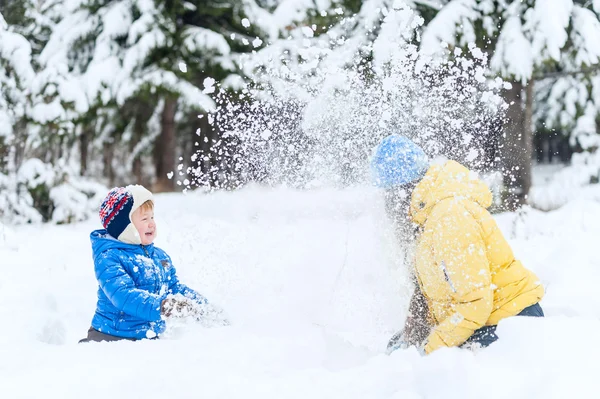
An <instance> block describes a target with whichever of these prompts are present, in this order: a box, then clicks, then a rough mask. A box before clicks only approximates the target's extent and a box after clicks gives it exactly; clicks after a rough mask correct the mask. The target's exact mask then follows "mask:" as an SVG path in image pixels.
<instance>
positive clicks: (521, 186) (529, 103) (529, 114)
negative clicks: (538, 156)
mask: <svg viewBox="0 0 600 399" xmlns="http://www.w3.org/2000/svg"><path fill="white" fill-rule="evenodd" d="M504 96H505V100H506V102H507V103H508V104H509V106H508V110H507V113H506V120H505V124H504V132H503V134H502V137H501V138H500V158H501V159H502V164H503V168H502V175H503V177H504V186H505V189H506V193H505V194H506V195H505V198H504V206H505V207H506V208H507V209H509V210H515V209H517V208H519V207H520V206H522V205H524V204H525V203H526V201H527V195H528V194H529V189H530V188H531V159H532V151H533V123H532V122H533V121H532V118H533V81H529V83H528V84H527V86H524V85H523V84H522V83H521V82H512V88H511V89H509V90H507V91H506V92H505V93H504ZM524 96H525V98H524Z"/></svg>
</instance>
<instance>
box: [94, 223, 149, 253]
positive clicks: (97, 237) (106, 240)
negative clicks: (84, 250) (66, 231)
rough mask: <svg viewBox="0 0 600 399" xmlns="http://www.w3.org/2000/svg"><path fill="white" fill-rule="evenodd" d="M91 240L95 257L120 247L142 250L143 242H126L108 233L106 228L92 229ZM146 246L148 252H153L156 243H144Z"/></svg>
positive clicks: (122, 248)
mask: <svg viewBox="0 0 600 399" xmlns="http://www.w3.org/2000/svg"><path fill="white" fill-rule="evenodd" d="M90 241H91V242H92V251H93V254H94V258H95V257H96V256H98V255H100V254H101V253H103V252H105V251H107V250H109V249H120V250H129V251H136V250H137V251H140V250H142V245H141V244H127V243H125V242H122V241H119V240H117V239H116V238H114V237H113V236H111V235H110V234H108V231H106V230H105V229H101V230H94V231H92V233H91V234H90ZM144 248H146V250H147V251H148V253H150V254H152V252H153V251H154V244H150V245H144Z"/></svg>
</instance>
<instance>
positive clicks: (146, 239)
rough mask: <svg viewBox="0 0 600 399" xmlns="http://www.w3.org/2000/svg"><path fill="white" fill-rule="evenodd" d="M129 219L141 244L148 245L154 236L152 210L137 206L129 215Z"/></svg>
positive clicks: (154, 227) (154, 228) (154, 226)
mask: <svg viewBox="0 0 600 399" xmlns="http://www.w3.org/2000/svg"><path fill="white" fill-rule="evenodd" d="M131 221H132V222H133V225H134V226H135V228H136V230H137V231H138V234H139V235H140V239H141V241H142V245H150V244H152V242H153V241H154V238H155V237H156V223H155V222H154V210H152V209H146V210H142V208H138V209H136V210H135V212H133V214H132V215H131Z"/></svg>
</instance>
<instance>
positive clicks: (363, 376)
mask: <svg viewBox="0 0 600 399" xmlns="http://www.w3.org/2000/svg"><path fill="white" fill-rule="evenodd" d="M156 204H157V208H156V210H157V218H158V223H159V225H158V228H159V235H158V241H157V244H158V245H159V246H160V247H162V248H164V249H165V250H166V251H167V252H168V253H169V254H171V255H172V257H173V262H174V264H175V266H176V267H177V268H178V272H179V275H180V277H181V279H182V281H184V282H185V283H187V284H189V285H190V286H192V287H194V288H196V289H198V290H199V291H200V292H201V293H203V294H204V295H206V296H207V297H208V298H209V299H210V300H211V301H213V302H215V303H216V304H219V305H221V306H222V307H223V308H224V309H225V311H226V312H227V314H228V316H229V317H230V319H231V326H228V327H220V328H209V329H206V328H202V327H201V326H199V325H180V326H177V328H174V329H172V330H171V331H170V332H169V334H168V336H166V337H164V339H161V340H158V341H146V342H136V343H132V342H118V343H101V344H87V345H78V344H77V340H78V339H80V338H82V337H83V336H85V334H86V330H87V328H88V327H89V323H90V320H91V317H92V314H93V311H94V309H95V300H96V289H97V286H96V281H95V278H94V275H93V268H92V259H91V249H90V243H89V239H88V235H89V232H90V230H92V229H94V228H97V227H99V225H100V224H99V222H98V221H96V220H93V221H88V222H83V223H79V224H74V225H65V226H56V225H42V226H32V225H23V226H17V227H14V228H13V229H12V230H11V231H10V232H8V233H7V237H9V240H10V241H11V242H12V244H11V246H10V247H7V246H4V245H2V244H1V243H2V234H3V233H2V231H3V230H2V227H0V257H2V259H3V262H2V264H3V265H4V267H3V270H2V271H3V277H2V279H0V318H1V319H2V320H3V321H4V323H3V325H2V329H0V353H1V354H2V356H1V358H2V360H3V361H2V362H0V397H2V398H15V399H16V398H32V397H45V398H61V399H67V398H81V397H87V398H106V397H107V396H110V397H111V398H115V399H117V398H127V397H144V398H159V397H164V395H165V394H168V395H169V396H173V397H182V398H184V397H185V398H187V397H227V398H246V399H249V398H261V399H264V398H282V397H284V398H306V397H310V398H327V399H331V398H344V399H348V398H365V397H368V398H396V399H399V398H403V399H404V398H437V397H444V398H460V399H465V398H481V397H482V396H485V397H486V398H506V397H511V398H546V397H571V396H573V397H586V396H589V393H590V392H595V391H596V390H597V389H598V382H597V381H598V380H597V376H596V374H597V373H596V369H595V368H594V367H590V366H589V364H588V360H589V359H594V358H597V357H599V356H600V348H599V347H598V346H597V345H594V344H593V332H594V331H598V329H599V328H600V321H599V320H600V297H598V295H597V294H596V292H597V281H599V280H600V267H599V266H600V264H599V261H598V254H597V251H595V249H594V248H595V245H596V243H597V242H598V239H600V227H599V226H600V225H598V223H597V222H596V221H597V220H598V219H599V218H600V204H599V203H597V202H591V201H588V200H578V201H576V202H572V203H569V204H568V205H567V206H565V207H563V208H561V209H560V210H558V211H554V212H549V213H543V212H539V211H535V210H527V211H524V212H521V213H518V214H512V213H507V214H502V215H498V216H497V220H498V222H499V225H500V227H501V229H502V230H503V232H504V233H505V235H506V237H507V238H508V239H509V241H510V242H511V244H512V245H513V249H514V251H515V253H516V255H517V256H518V257H519V258H520V259H521V260H522V261H523V262H524V263H525V265H527V267H529V268H531V269H532V270H534V271H535V272H536V273H537V274H538V276H539V277H540V279H541V281H542V282H543V283H544V285H545V286H546V289H547V294H546V296H545V298H544V300H543V302H542V306H543V308H544V311H545V312H546V315H547V318H545V319H543V320H540V319H527V318H512V319H509V320H505V321H503V322H502V323H501V324H500V326H499V334H500V336H501V340H500V341H498V342H497V343H496V344H494V345H493V346H491V347H490V348H487V349H486V350H483V351H480V352H478V353H472V352H469V351H463V350H460V349H445V350H440V351H438V352H435V353H433V354H432V355H430V356H427V357H421V356H420V355H419V354H418V353H417V352H416V351H415V350H413V349H410V350H406V351H399V352H395V353H394V354H392V355H391V356H386V355H385V354H384V351H385V345H386V343H387V339H388V338H389V336H390V335H391V334H392V333H393V332H395V330H396V329H397V328H398V327H399V326H400V325H401V324H402V322H403V318H404V316H405V307H406V306H407V300H408V294H409V292H410V287H409V286H408V285H407V283H406V273H405V271H404V269H403V265H402V263H401V259H402V256H401V255H402V254H401V252H400V251H399V250H398V248H395V246H394V243H393V239H392V238H391V235H390V234H389V233H390V232H389V230H388V224H387V221H386V220H385V217H384V216H383V214H384V212H383V203H382V201H381V198H380V196H379V193H377V192H375V191H373V190H372V189H370V188H361V187H357V188H354V189H347V190H343V191H336V190H332V189H327V190H325V189H322V190H313V191H295V190H290V189H278V190H264V189H259V188H253V187H247V188H245V189H243V190H240V191H237V192H235V193H224V192H220V193H213V194H201V193H199V192H191V193H189V194H187V195H182V194H166V195H157V197H156ZM149 376H150V377H151V378H150V379H149ZM149 381H151V382H149ZM132 382H137V383H132Z"/></svg>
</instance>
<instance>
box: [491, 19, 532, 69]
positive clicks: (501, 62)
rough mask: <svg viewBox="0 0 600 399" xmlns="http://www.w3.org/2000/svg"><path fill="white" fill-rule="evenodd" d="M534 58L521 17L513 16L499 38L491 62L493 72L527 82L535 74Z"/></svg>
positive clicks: (506, 23)
mask: <svg viewBox="0 0 600 399" xmlns="http://www.w3.org/2000/svg"><path fill="white" fill-rule="evenodd" d="M515 54H518V56H516V55H515ZM534 56H535V55H534V54H533V53H532V49H531V43H530V42H529V40H528V39H527V38H526V37H525V36H524V34H523V30H522V25H521V18H520V16H518V15H516V16H511V17H510V18H508V19H507V21H506V22H505V23H504V28H503V29H502V31H501V32H500V35H499V36H498V43H497V45H496V51H495V52H494V55H493V56H492V59H491V61H490V66H491V68H492V70H494V71H497V72H500V73H501V74H502V76H514V77H515V79H516V80H527V79H529V78H530V77H531V75H532V73H533V64H534Z"/></svg>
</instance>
